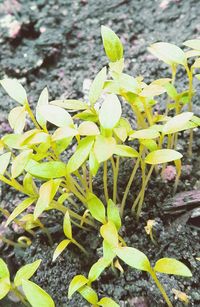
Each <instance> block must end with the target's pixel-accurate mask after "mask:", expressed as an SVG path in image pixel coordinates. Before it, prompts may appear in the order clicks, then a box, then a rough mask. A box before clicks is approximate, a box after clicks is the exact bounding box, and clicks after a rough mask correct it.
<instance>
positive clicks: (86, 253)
mask: <svg viewBox="0 0 200 307" xmlns="http://www.w3.org/2000/svg"><path fill="white" fill-rule="evenodd" d="M71 241H72V243H74V244H75V245H76V246H77V247H78V248H79V249H80V250H81V251H82V252H83V253H84V254H85V255H87V256H88V255H89V254H88V252H87V251H86V249H85V248H84V247H83V246H82V245H81V244H80V243H78V242H77V241H76V240H75V239H72V240H71Z"/></svg>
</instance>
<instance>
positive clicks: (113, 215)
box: [107, 199, 121, 230]
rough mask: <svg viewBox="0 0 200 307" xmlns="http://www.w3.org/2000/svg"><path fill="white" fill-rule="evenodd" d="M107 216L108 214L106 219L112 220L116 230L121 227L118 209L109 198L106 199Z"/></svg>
mask: <svg viewBox="0 0 200 307" xmlns="http://www.w3.org/2000/svg"><path fill="white" fill-rule="evenodd" d="M107 216H108V221H111V222H113V224H115V227H116V228H117V230H119V229H120V228H121V218H120V214H119V209H118V208H117V206H116V205H115V204H114V202H113V201H112V200H111V199H109V201H108V207H107Z"/></svg>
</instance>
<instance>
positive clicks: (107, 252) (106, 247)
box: [103, 240, 116, 262]
mask: <svg viewBox="0 0 200 307" xmlns="http://www.w3.org/2000/svg"><path fill="white" fill-rule="evenodd" d="M115 257H116V253H115V252H114V250H113V247H112V246H111V245H110V244H109V243H108V242H107V241H105V240H103V258H104V259H106V260H108V261H110V262H112V261H113V259H114V258H115Z"/></svg>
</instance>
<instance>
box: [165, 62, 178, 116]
mask: <svg viewBox="0 0 200 307" xmlns="http://www.w3.org/2000/svg"><path fill="white" fill-rule="evenodd" d="M171 70H172V84H174V82H175V79H176V65H172V66H171ZM169 102H170V97H169V96H167V101H166V110H165V115H166V116H167V115H168V111H169V109H168V104H169Z"/></svg>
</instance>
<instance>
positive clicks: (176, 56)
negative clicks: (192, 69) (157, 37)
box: [148, 42, 187, 66]
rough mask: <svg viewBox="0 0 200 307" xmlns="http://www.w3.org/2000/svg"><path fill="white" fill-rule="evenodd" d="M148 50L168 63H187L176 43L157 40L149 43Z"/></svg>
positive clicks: (184, 64)
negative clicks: (151, 43) (157, 41)
mask: <svg viewBox="0 0 200 307" xmlns="http://www.w3.org/2000/svg"><path fill="white" fill-rule="evenodd" d="M148 50H149V51H150V52H151V53H152V54H153V55H155V56H156V57H157V58H159V59H160V60H162V61H163V62H165V63H167V64H168V65H171V66H172V65H176V64H181V65H183V66H186V65H187V58H186V56H185V53H184V52H183V50H182V49H180V48H179V47H177V46H176V45H173V44H169V43H163V42H159V43H155V44H153V45H151V46H150V47H149V48H148Z"/></svg>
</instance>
